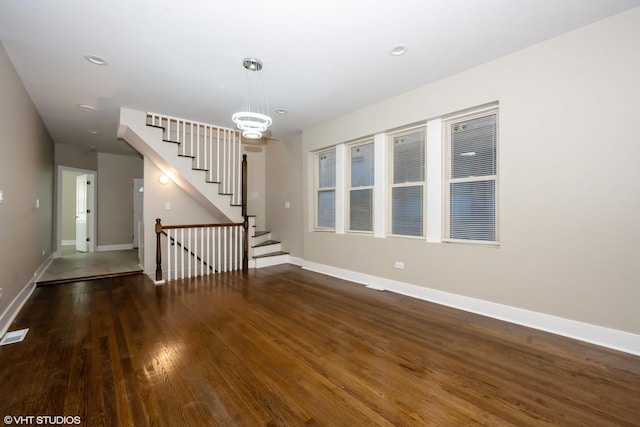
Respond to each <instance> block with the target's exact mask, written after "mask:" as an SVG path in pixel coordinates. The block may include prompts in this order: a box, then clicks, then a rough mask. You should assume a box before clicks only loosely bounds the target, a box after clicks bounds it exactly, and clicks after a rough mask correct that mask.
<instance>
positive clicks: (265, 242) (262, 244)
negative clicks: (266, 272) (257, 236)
mask: <svg viewBox="0 0 640 427" xmlns="http://www.w3.org/2000/svg"><path fill="white" fill-rule="evenodd" d="M278 243H282V242H279V241H277V240H265V241H264V242H262V243H258V244H257V245H253V246H252V248H260V247H262V246H269V245H277V244H278Z"/></svg>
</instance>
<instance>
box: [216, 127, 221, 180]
mask: <svg viewBox="0 0 640 427" xmlns="http://www.w3.org/2000/svg"><path fill="white" fill-rule="evenodd" d="M217 133H218V136H217V139H216V179H215V181H216V182H220V128H218V132H217Z"/></svg>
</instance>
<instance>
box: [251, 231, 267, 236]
mask: <svg viewBox="0 0 640 427" xmlns="http://www.w3.org/2000/svg"><path fill="white" fill-rule="evenodd" d="M268 233H271V232H270V231H265V230H260V231H258V230H256V231H254V232H253V237H259V236H264V235H265V234H268Z"/></svg>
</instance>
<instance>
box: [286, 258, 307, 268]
mask: <svg viewBox="0 0 640 427" xmlns="http://www.w3.org/2000/svg"><path fill="white" fill-rule="evenodd" d="M303 263H304V260H303V259H302V258H298V257H295V256H291V255H289V264H293V265H297V266H298V267H302V264H303Z"/></svg>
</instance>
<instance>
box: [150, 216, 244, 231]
mask: <svg viewBox="0 0 640 427" xmlns="http://www.w3.org/2000/svg"><path fill="white" fill-rule="evenodd" d="M159 219H160V218H156V223H157V222H158V220H159ZM243 224H244V223H242V222H226V223H223V224H221V223H216V224H184V225H163V226H162V230H176V229H180V228H215V227H237V226H241V225H243Z"/></svg>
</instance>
